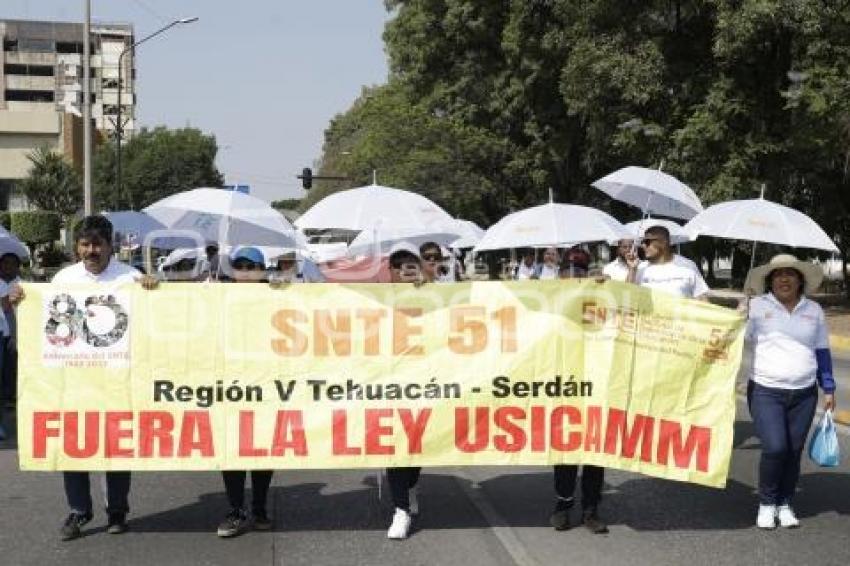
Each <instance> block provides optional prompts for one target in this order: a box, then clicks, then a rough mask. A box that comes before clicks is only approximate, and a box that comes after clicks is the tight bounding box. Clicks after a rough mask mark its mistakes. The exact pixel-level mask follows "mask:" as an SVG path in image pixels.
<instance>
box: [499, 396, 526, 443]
mask: <svg viewBox="0 0 850 566" xmlns="http://www.w3.org/2000/svg"><path fill="white" fill-rule="evenodd" d="M511 419H516V420H519V421H521V420H524V419H525V411H524V410H522V409H521V408H520V407H499V408H498V409H496V411H495V412H494V413H493V424H494V425H496V426H497V427H498V428H500V429H502V430H503V431H505V434H497V435H495V436H494V437H493V446H495V448H496V450H499V451H501V452H519V451H520V450H522V449H523V447H525V442H526V437H525V431H524V430H523V429H522V427H521V426H519V425H517V424H516V423H514V422H512V420H511Z"/></svg>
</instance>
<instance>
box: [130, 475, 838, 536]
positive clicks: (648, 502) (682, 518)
mask: <svg viewBox="0 0 850 566" xmlns="http://www.w3.org/2000/svg"><path fill="white" fill-rule="evenodd" d="M281 473H286V472H281ZM351 473H358V472H351ZM848 475H850V474H846V473H835V472H833V473H830V472H816V473H810V474H804V475H803V476H802V477H801V481H800V491H799V493H798V496H797V510H798V513H799V515H800V517H801V518H807V517H813V516H817V515H820V514H823V513H838V514H840V515H850V497H848V490H847V486H848V485H850V477H848ZM632 477H633V479H627V480H626V481H624V482H622V483H620V484H619V485H616V486H613V485H606V487H605V492H604V500H603V503H602V507H601V513H602V514H603V516H604V517H605V519H606V520H607V521H608V522H609V523H610V524H611V525H622V526H625V527H628V528H631V529H633V530H636V531H677V530H681V531H695V530H735V529H750V528H752V525H753V514H754V509H755V506H756V505H757V501H756V496H755V493H754V492H753V489H752V488H750V487H749V486H748V485H745V484H743V483H740V482H737V481H734V480H732V481H730V482H729V483H728V484H727V487H726V489H724V490H720V489H712V488H706V487H701V486H696V485H693V484H686V483H681V482H674V481H667V480H660V479H655V478H646V477H643V476H638V475H634V476H632ZM368 479H370V478H367V479H366V480H364V484H363V485H364V486H363V488H362V489H353V490H349V491H344V492H337V493H324V491H325V490H326V488H327V484H324V483H318V482H317V483H302V484H298V485H293V486H277V487H274V488H273V489H272V492H271V493H270V498H271V501H272V502H273V503H272V505H273V506H274V509H273V516H275V517H276V525H275V530H276V531H278V532H297V531H334V530H340V531H343V530H345V531H348V530H355V531H356V530H383V529H386V527H387V522H388V519H389V516H390V514H391V513H390V504H389V502H388V501H387V494H386V487H385V493H384V500H383V501H379V500H378V498H377V491H376V490H375V489H374V488H373V487H369V486H368V485H366V484H367V483H368ZM467 490H483V491H484V493H485V495H486V497H487V500H488V501H489V502H490V503H491V504H492V505H493V507H494V508H495V509H496V510H497V512H498V521H497V523H496V524H495V525H492V524H491V523H490V522H488V521H487V520H485V519H484V517H482V516H481V514H480V513H479V512H478V511H477V510H476V508H475V507H474V505H473V504H472V503H471V501H470V499H469V497H467V496H466V495H465V494H464V492H465V491H467ZM553 500H554V495H553V487H552V475H551V472H549V471H548V470H547V471H543V470H542V469H541V471H540V472H539V473H520V474H511V473H506V474H503V475H499V476H496V477H494V478H492V479H487V480H485V481H482V482H481V483H480V484H477V483H471V482H469V481H467V480H465V479H461V478H458V477H455V476H452V475H446V474H429V473H427V470H425V472H424V473H423V476H422V481H421V485H420V502H421V506H422V515H421V516H420V518H419V519H418V520H417V522H416V527H417V530H419V529H428V530H431V529H486V528H489V527H491V526H509V527H547V526H548V516H549V512H550V511H551V506H552V503H553ZM226 510H227V507H226V504H225V499H224V496H223V494H221V493H208V494H204V495H202V496H201V497H200V499H199V500H198V501H197V502H196V503H193V504H191V505H187V506H183V507H178V508H175V509H170V510H166V511H163V512H161V513H156V514H152V515H147V516H144V517H139V518H136V519H133V520H132V521H131V523H132V525H131V526H132V528H133V530H134V531H136V532H194V531H207V532H212V531H213V530H214V529H215V526H216V525H217V523H218V521H219V520H220V519H221V518H223V516H224V514H225V512H226ZM575 514H576V517H577V516H578V511H576V512H575ZM490 519H491V520H492V519H493V517H490Z"/></svg>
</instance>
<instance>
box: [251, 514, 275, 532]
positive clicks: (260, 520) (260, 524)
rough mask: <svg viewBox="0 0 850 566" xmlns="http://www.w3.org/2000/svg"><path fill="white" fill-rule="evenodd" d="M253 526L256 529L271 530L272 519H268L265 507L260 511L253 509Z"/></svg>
mask: <svg viewBox="0 0 850 566" xmlns="http://www.w3.org/2000/svg"><path fill="white" fill-rule="evenodd" d="M254 528H255V529H256V530H258V531H270V530H272V521H271V519H269V516H268V514H267V513H266V511H265V509H263V510H262V511H254Z"/></svg>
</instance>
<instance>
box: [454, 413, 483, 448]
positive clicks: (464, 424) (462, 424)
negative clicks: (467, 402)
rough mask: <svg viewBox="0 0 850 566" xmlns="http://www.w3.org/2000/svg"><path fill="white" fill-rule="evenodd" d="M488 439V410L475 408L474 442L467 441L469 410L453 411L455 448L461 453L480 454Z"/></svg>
mask: <svg viewBox="0 0 850 566" xmlns="http://www.w3.org/2000/svg"><path fill="white" fill-rule="evenodd" d="M489 439H490V409H489V408H488V407H475V440H474V441H472V442H470V441H469V408H468V407H458V408H457V409H455V447H456V448H457V449H458V450H460V451H461V452H481V451H482V450H484V449H485V448H487V444H488V443H489Z"/></svg>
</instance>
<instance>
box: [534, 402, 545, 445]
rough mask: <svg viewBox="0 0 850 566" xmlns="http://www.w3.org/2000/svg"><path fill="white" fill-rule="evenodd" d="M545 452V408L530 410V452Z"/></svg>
mask: <svg viewBox="0 0 850 566" xmlns="http://www.w3.org/2000/svg"><path fill="white" fill-rule="evenodd" d="M544 450H546V407H538V406H537V405H535V406H534V407H532V408H531V451H532V452H543V451H544Z"/></svg>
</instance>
